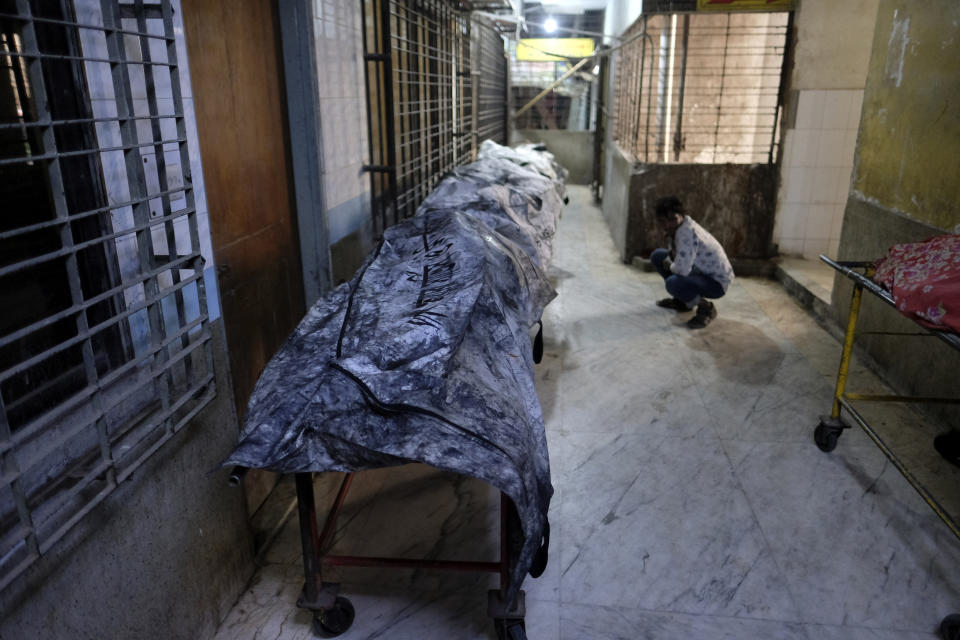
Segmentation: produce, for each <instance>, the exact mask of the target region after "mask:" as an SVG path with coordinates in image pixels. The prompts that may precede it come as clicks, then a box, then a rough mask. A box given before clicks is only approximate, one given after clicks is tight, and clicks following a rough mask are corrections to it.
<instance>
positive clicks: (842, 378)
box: [830, 285, 863, 419]
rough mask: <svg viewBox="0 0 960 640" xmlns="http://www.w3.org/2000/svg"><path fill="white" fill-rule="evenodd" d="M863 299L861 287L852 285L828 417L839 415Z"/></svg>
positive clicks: (835, 417) (837, 416)
mask: <svg viewBox="0 0 960 640" xmlns="http://www.w3.org/2000/svg"><path fill="white" fill-rule="evenodd" d="M862 299H863V287H862V286H860V285H854V287H853V299H852V300H851V301H850V316H849V317H848V318H847V332H846V334H845V335H844V336H843V354H842V355H841V356H840V371H839V372H838V373H837V386H836V389H835V390H834V393H833V408H832V409H831V411H830V417H831V418H834V419H837V418H839V417H840V398H841V397H842V396H843V392H844V391H845V390H846V388H847V377H848V375H849V373H850V355H851V353H852V352H853V338H854V336H855V335H856V332H857V318H858V317H859V316H860V302H861V300H862Z"/></svg>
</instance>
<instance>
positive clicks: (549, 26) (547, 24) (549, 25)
mask: <svg viewBox="0 0 960 640" xmlns="http://www.w3.org/2000/svg"><path fill="white" fill-rule="evenodd" d="M543 30H544V31H546V32H547V33H553V32H554V31H556V30H557V21H556V20H554V19H553V18H547V19H546V20H545V21H544V23H543Z"/></svg>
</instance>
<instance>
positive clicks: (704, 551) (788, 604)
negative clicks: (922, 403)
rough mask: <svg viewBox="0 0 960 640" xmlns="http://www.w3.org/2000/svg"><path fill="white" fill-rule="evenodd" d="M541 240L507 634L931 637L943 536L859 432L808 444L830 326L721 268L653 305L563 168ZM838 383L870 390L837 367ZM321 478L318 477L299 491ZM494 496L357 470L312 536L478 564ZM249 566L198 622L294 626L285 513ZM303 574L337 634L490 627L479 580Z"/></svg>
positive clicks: (932, 429) (266, 630) (932, 458)
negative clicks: (540, 571)
mask: <svg viewBox="0 0 960 640" xmlns="http://www.w3.org/2000/svg"><path fill="white" fill-rule="evenodd" d="M555 247H556V254H555V259H554V264H553V266H552V275H553V278H554V280H555V286H556V288H557V290H558V292H559V296H558V297H557V299H556V300H555V301H554V302H553V303H551V305H550V307H549V308H548V310H547V313H546V314H545V318H544V325H545V336H546V345H545V346H546V349H545V355H544V359H543V362H542V363H541V364H540V365H538V367H537V369H536V378H537V386H538V390H539V394H540V398H541V403H542V405H543V412H544V417H545V421H546V429H547V439H548V442H549V447H550V459H551V468H552V479H553V485H554V487H555V489H556V493H555V496H554V498H553V501H552V503H551V507H550V519H551V523H552V532H553V535H552V540H551V548H550V564H549V566H548V568H547V571H546V572H545V574H544V575H543V576H542V577H540V578H539V579H536V580H534V579H528V580H527V581H526V582H525V583H524V588H525V590H526V602H527V618H526V619H527V635H528V637H529V638H531V640H560V639H563V640H568V639H569V640H573V639H578V640H580V639H594V638H595V639H598V640H606V639H615V638H616V639H624V640H633V639H639V638H644V639H651V640H654V639H656V640H660V639H663V640H673V639H685V640H686V639H694V640H697V639H701V638H703V639H710V640H717V639H730V640H744V639H753V638H757V639H771V638H783V639H791V640H792V639H797V640H868V639H869V640H921V639H933V638H936V637H937V636H936V634H935V630H936V627H937V625H938V624H939V621H940V620H941V619H942V618H943V617H944V616H945V615H947V614H949V613H952V612H956V611H960V571H958V568H960V543H958V541H957V540H956V538H954V537H953V534H952V533H951V532H950V531H949V529H948V528H947V527H946V526H945V525H943V523H942V522H940V520H939V519H938V518H937V517H936V516H935V515H934V514H933V512H932V510H931V509H930V508H929V507H927V505H926V504H925V503H924V502H923V501H922V500H921V499H920V497H919V496H918V495H917V494H916V493H915V492H914V491H913V489H912V488H911V487H910V485H909V484H908V483H907V482H906V481H905V480H904V479H903V477H902V476H901V475H900V474H899V472H898V471H897V470H896V469H895V468H894V467H893V466H892V465H891V464H890V463H889V462H888V461H887V459H886V458H885V457H884V456H883V455H882V454H881V453H880V451H879V450H878V449H877V448H876V447H875V446H874V445H873V443H872V442H871V441H870V440H869V439H868V438H867V436H866V435H865V434H864V433H863V432H862V431H860V430H859V429H857V430H849V431H847V432H845V433H844V435H843V436H842V437H841V438H840V444H839V446H838V447H837V449H836V450H835V451H834V452H833V453H830V454H825V453H822V452H821V451H820V450H819V449H817V447H816V446H815V445H814V443H813V428H814V426H815V425H816V422H817V417H818V415H819V414H822V413H827V412H828V411H829V406H830V397H831V392H832V383H833V379H834V377H835V373H836V366H837V362H838V360H839V353H840V349H839V345H838V343H837V342H836V341H835V340H834V339H833V338H832V337H830V335H829V334H828V333H827V332H825V331H824V330H823V329H821V328H820V327H819V326H818V325H817V324H816V322H814V321H813V320H812V319H811V317H810V316H808V315H807V313H806V312H805V311H804V310H803V309H801V308H800V307H799V306H798V305H797V304H795V303H794V301H793V299H792V298H790V297H789V296H787V295H786V294H785V293H784V291H783V289H782V288H781V287H780V286H779V285H778V284H777V283H776V282H773V281H768V280H762V279H749V278H741V279H738V280H736V281H735V282H734V284H733V286H732V287H731V290H730V291H729V293H728V295H727V296H726V297H725V298H723V299H721V300H720V301H718V310H719V317H718V318H717V319H716V320H715V321H714V323H713V324H711V325H710V326H709V327H708V328H707V329H706V330H704V331H700V332H691V331H689V330H688V329H687V328H686V327H685V326H684V325H683V322H684V320H685V317H683V316H678V315H676V314H675V313H674V312H672V311H668V310H664V309H661V308H658V307H656V306H655V304H654V301H655V300H657V299H658V298H659V297H662V295H663V292H662V284H661V281H660V279H659V276H657V274H655V273H644V272H641V271H639V270H637V269H634V268H632V267H629V266H626V265H623V264H622V263H621V262H620V261H619V260H618V258H617V254H616V252H615V250H614V247H613V244H612V241H611V239H610V236H609V233H608V231H607V228H606V226H605V223H604V221H603V219H602V217H601V214H600V212H599V211H598V210H597V209H596V208H595V207H594V206H593V205H592V204H591V201H590V195H589V191H588V190H587V189H585V188H581V187H572V188H571V203H570V206H569V207H568V208H567V209H566V210H565V211H564V215H563V219H562V221H561V223H560V230H559V234H558V237H557V240H556V245H555ZM852 379H853V380H857V381H858V388H861V389H863V388H866V389H871V388H882V385H881V384H880V382H879V381H877V380H876V379H875V378H873V377H872V376H871V374H870V373H869V372H868V371H866V370H865V369H864V368H863V367H862V366H860V365H859V364H855V366H854V371H853V374H852ZM870 417H871V420H872V421H875V422H876V424H878V425H880V427H881V428H884V429H886V432H885V433H886V434H887V436H886V437H889V438H890V439H891V440H892V441H893V444H894V445H896V446H900V447H901V448H902V449H904V450H909V451H910V452H912V453H913V454H915V455H916V457H917V460H918V461H919V462H918V466H919V468H920V469H921V471H922V473H923V477H924V478H925V479H926V480H929V481H930V482H932V483H934V484H937V485H938V486H940V487H946V489H947V490H946V491H944V494H945V495H946V496H948V497H950V496H952V495H953V494H955V493H957V492H956V491H955V488H956V487H957V485H958V482H960V470H957V469H954V468H953V467H950V466H949V465H947V464H946V463H944V462H942V461H940V460H939V458H937V457H936V454H935V453H933V454H932V455H931V452H932V447H931V446H930V442H931V440H932V437H933V435H934V434H936V433H937V427H936V425H929V424H926V423H924V422H923V421H921V420H919V418H918V417H917V416H916V415H914V414H913V413H911V412H909V411H908V410H906V409H903V408H897V407H892V406H888V407H885V408H883V409H882V411H875V412H874V413H872V414H871V416H870ZM338 479H339V474H326V475H324V476H321V477H318V479H317V487H318V492H319V502H320V503H321V504H322V505H325V504H328V503H329V502H330V500H331V499H332V492H333V491H334V490H335V487H336V485H337V482H338ZM285 487H286V490H287V491H289V483H287V484H286V485H285ZM281 489H284V487H281ZM288 495H289V494H288ZM954 499H955V498H954ZM324 508H325V507H321V512H322V513H324V511H323V509H324ZM497 513H498V500H497V494H496V492H495V491H493V490H492V489H490V488H489V487H488V486H486V485H485V484H483V483H482V482H479V481H476V480H473V479H469V478H463V477H459V476H453V475H450V474H447V473H442V472H439V471H436V470H433V469H431V468H428V467H424V466H419V465H410V466H406V467H401V468H395V469H384V470H378V471H370V472H364V473H360V474H358V475H357V476H356V480H355V483H354V489H353V490H352V492H351V494H350V497H349V498H348V502H347V506H346V508H345V510H344V512H343V515H342V517H341V520H340V525H339V529H338V533H337V543H336V550H337V551H338V552H341V553H357V554H369V555H395V556H402V557H427V558H445V559H467V560H494V559H495V558H496V553H497V545H498V517H497ZM260 565H261V566H260V567H259V570H258V572H257V574H256V576H255V578H254V580H253V581H252V582H251V584H250V585H249V587H248V589H247V590H246V592H245V593H244V594H243V596H242V597H241V598H240V600H239V601H238V602H237V604H236V605H235V607H234V608H233V610H232V612H231V613H230V615H229V616H228V618H227V619H226V620H225V621H224V623H223V625H222V626H221V628H220V631H219V634H218V635H217V638H218V640H228V639H229V640H233V639H237V638H258V639H259V638H264V639H266V638H269V639H271V640H273V639H277V640H294V639H301V638H310V637H312V632H311V628H310V620H311V616H310V614H309V612H306V611H303V610H300V609H297V608H296V606H295V602H296V599H297V596H298V595H299V592H300V589H301V587H302V584H303V574H302V565H301V564H300V542H299V526H298V522H297V516H296V512H295V511H294V512H293V515H292V517H290V518H289V520H288V521H287V523H286V525H285V526H284V527H283V528H282V530H280V533H279V535H278V536H277V538H276V540H275V542H274V543H273V544H272V545H271V546H270V548H269V549H268V551H267V552H266V553H265V554H264V555H263V556H262V558H261V561H260ZM325 578H326V579H327V580H339V581H342V594H343V595H345V596H347V597H348V598H349V599H350V600H351V601H352V603H353V604H354V606H355V608H356V621H355V623H354V625H353V626H352V627H351V628H350V630H348V631H347V633H345V634H344V635H343V636H341V637H343V638H346V639H350V640H354V639H361V638H365V639H372V638H389V639H390V640H407V639H410V640H414V639H416V640H425V639H432V638H436V639H445V640H446V639H450V638H455V639H467V638H478V639H493V638H495V637H496V635H495V633H494V631H493V626H492V624H491V622H490V620H489V619H488V618H487V616H486V589H487V588H489V587H492V586H495V585H496V580H495V578H494V577H493V576H490V575H483V574H467V573H465V574H453V573H438V572H430V571H406V570H403V571H397V570H391V571H386V570H377V569H359V568H357V569H343V570H339V571H336V572H332V571H331V572H330V573H328V574H326V576H325Z"/></svg>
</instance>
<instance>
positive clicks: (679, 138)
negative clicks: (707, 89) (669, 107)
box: [673, 13, 690, 162]
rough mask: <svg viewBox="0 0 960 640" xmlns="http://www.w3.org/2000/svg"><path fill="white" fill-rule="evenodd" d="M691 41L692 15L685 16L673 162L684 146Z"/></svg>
mask: <svg viewBox="0 0 960 640" xmlns="http://www.w3.org/2000/svg"><path fill="white" fill-rule="evenodd" d="M689 41H690V14H689V13H685V14H683V40H681V44H680V47H681V58H680V88H679V91H678V95H677V128H676V131H675V132H674V134H673V161H674V162H680V148H681V147H682V146H683V93H684V87H685V85H686V80H687V45H688V44H689Z"/></svg>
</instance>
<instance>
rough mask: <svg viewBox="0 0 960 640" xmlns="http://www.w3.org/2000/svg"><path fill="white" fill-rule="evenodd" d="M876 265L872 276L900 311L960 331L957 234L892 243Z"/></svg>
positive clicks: (931, 324) (959, 239) (959, 241)
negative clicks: (905, 242) (884, 288)
mask: <svg viewBox="0 0 960 640" xmlns="http://www.w3.org/2000/svg"><path fill="white" fill-rule="evenodd" d="M876 268H877V271H876V274H875V275H874V277H873V279H874V280H875V281H877V282H879V283H880V284H882V285H883V286H884V287H886V288H887V290H888V291H889V292H890V293H891V295H892V296H893V299H894V300H895V301H896V303H897V309H899V310H900V312H901V313H903V314H904V315H906V316H908V317H910V318H912V319H914V320H917V321H918V322H920V323H921V324H923V325H925V326H928V327H931V328H933V329H945V330H952V331H956V332H958V333H960V235H955V234H951V235H944V236H936V237H934V238H930V239H929V240H926V241H924V242H912V243H908V244H895V245H893V246H892V247H890V251H889V252H888V253H887V255H886V256H884V257H883V258H880V259H879V260H878V261H877V263H876Z"/></svg>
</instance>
